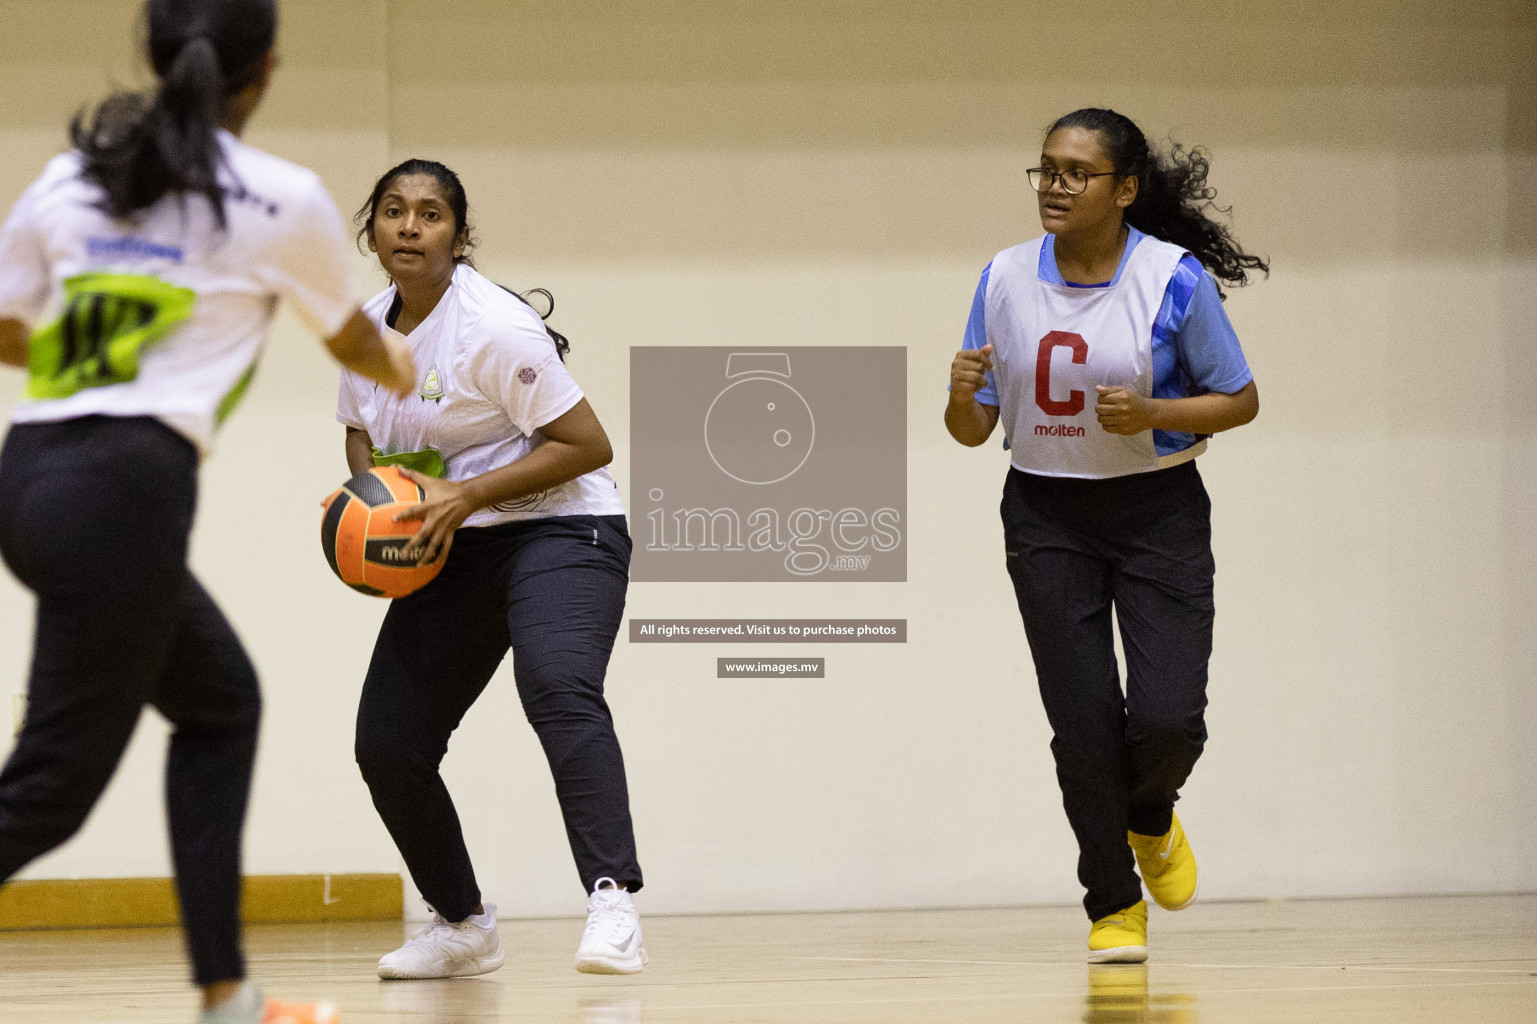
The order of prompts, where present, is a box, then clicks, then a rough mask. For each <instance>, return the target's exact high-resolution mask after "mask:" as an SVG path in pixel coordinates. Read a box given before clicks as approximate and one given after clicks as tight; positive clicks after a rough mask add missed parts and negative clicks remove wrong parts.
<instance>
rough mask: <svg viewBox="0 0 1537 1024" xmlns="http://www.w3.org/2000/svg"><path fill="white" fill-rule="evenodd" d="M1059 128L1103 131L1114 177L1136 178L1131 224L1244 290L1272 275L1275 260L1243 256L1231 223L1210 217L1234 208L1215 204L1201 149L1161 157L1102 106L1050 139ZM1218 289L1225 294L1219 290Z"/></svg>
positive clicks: (1055, 125) (1069, 117)
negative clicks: (1255, 274)
mask: <svg viewBox="0 0 1537 1024" xmlns="http://www.w3.org/2000/svg"><path fill="white" fill-rule="evenodd" d="M1059 128H1083V129H1086V130H1088V131H1091V132H1096V133H1098V135H1099V138H1100V143H1101V145H1102V146H1103V147H1104V150H1105V154H1106V155H1107V156H1109V157H1110V160H1111V163H1113V164H1114V165H1115V173H1116V174H1117V175H1118V176H1119V177H1122V178H1126V177H1135V178H1136V179H1137V198H1136V199H1135V200H1133V201H1132V204H1131V205H1130V206H1129V207H1127V208H1126V212H1125V214H1124V217H1125V220H1126V223H1128V224H1130V225H1131V226H1132V227H1134V228H1136V229H1137V230H1138V231H1141V232H1143V233H1145V234H1149V235H1152V236H1153V237H1154V238H1161V239H1163V240H1164V241H1165V242H1172V243H1173V244H1175V245H1177V246H1179V247H1180V248H1182V249H1185V250H1188V251H1189V252H1190V253H1191V254H1192V255H1193V256H1195V258H1196V259H1198V260H1200V261H1201V263H1202V264H1203V265H1204V266H1205V267H1206V269H1207V270H1209V271H1211V275H1212V277H1214V278H1216V279H1217V280H1218V281H1220V282H1226V283H1227V284H1229V285H1232V286H1234V287H1242V286H1243V285H1246V284H1248V283H1249V271H1251V270H1258V271H1261V272H1263V273H1264V274H1265V275H1266V276H1269V274H1270V261H1269V260H1268V259H1265V258H1263V257H1260V256H1255V255H1252V254H1250V253H1246V252H1244V251H1243V248H1242V247H1241V246H1240V245H1239V244H1238V240H1237V239H1235V238H1234V237H1233V234H1232V232H1231V231H1229V230H1228V227H1227V225H1226V224H1223V223H1222V222H1220V221H1218V220H1216V219H1215V218H1213V217H1212V216H1211V215H1210V214H1211V213H1212V212H1215V213H1220V214H1226V213H1228V212H1229V208H1223V207H1219V206H1217V205H1216V204H1215V203H1214V202H1212V200H1213V199H1215V198H1216V197H1217V190H1216V189H1214V188H1212V187H1211V186H1210V185H1208V184H1207V183H1206V175H1207V173H1208V172H1209V171H1210V170H1211V159H1210V158H1209V157H1208V156H1207V155H1206V152H1205V151H1204V150H1202V149H1201V148H1200V147H1195V148H1192V149H1186V148H1185V147H1183V146H1181V145H1179V144H1178V143H1171V144H1170V147H1169V152H1168V153H1160V152H1158V151H1157V150H1156V149H1154V148H1153V147H1152V146H1151V145H1149V144H1148V141H1147V136H1145V135H1143V134H1142V129H1141V128H1138V127H1137V124H1136V122H1135V121H1133V120H1132V119H1131V118H1129V117H1127V116H1126V115H1125V114H1119V113H1116V112H1115V111H1114V110H1106V109H1104V108H1102V107H1084V108H1083V109H1081V110H1075V111H1073V112H1072V113H1071V114H1064V115H1063V116H1062V117H1059V118H1057V119H1056V120H1055V121H1053V122H1052V124H1051V127H1050V128H1048V129H1046V136H1047V137H1048V138H1050V137H1051V133H1052V132H1055V131H1056V130H1057V129H1059ZM1217 291H1218V294H1221V292H1222V290H1221V288H1220V287H1219V288H1218V289H1217Z"/></svg>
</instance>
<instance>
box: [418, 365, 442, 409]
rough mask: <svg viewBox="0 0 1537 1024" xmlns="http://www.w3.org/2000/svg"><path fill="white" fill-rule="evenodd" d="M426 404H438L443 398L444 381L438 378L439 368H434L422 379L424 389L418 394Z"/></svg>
mask: <svg viewBox="0 0 1537 1024" xmlns="http://www.w3.org/2000/svg"><path fill="white" fill-rule="evenodd" d="M417 394H419V395H421V396H422V401H424V402H436V401H439V400H441V399H442V397H443V380H442V378H441V377H439V376H438V368H437V367H436V366H434V367H433V368H432V369H430V370H428V371H427V376H426V377H424V378H422V389H421V390H420V391H418V392H417Z"/></svg>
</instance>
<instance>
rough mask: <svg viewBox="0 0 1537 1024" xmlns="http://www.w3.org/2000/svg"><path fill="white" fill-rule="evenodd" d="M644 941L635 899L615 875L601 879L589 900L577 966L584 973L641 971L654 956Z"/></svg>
mask: <svg viewBox="0 0 1537 1024" xmlns="http://www.w3.org/2000/svg"><path fill="white" fill-rule="evenodd" d="M640 941H641V940H640V912H639V911H638V910H636V909H635V901H634V900H632V899H630V894H629V893H627V892H625V891H624V890H623V889H621V888H619V886H618V885H617V884H615V882H614V880H613V879H612V878H600V879H598V881H597V884H596V885H594V886H593V890H592V898H591V899H590V900H589V901H588V903H587V927H586V928H585V929H584V930H583V931H582V944H581V945H580V946H578V947H577V950H576V969H577V970H579V971H581V972H582V973H584V974H638V973H639V972H640V971H641V970H642V969H643V968H644V967H645V966H646V961H647V960H649V959H650V957H648V956H646V950H645V948H644V947H642V946H641V944H640Z"/></svg>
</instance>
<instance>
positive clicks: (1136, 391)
mask: <svg viewBox="0 0 1537 1024" xmlns="http://www.w3.org/2000/svg"><path fill="white" fill-rule="evenodd" d="M1207 168H1208V165H1207V161H1206V158H1205V157H1204V156H1203V155H1202V154H1201V153H1200V151H1198V150H1193V151H1189V152H1186V151H1184V150H1182V149H1180V148H1179V147H1175V149H1174V151H1173V152H1172V153H1170V154H1168V155H1166V156H1165V155H1161V154H1158V153H1156V152H1154V151H1153V150H1152V149H1151V148H1150V147H1149V145H1148V143H1147V139H1146V137H1145V136H1144V135H1143V134H1142V131H1141V130H1140V129H1139V128H1138V127H1137V126H1136V125H1135V124H1134V123H1133V122H1132V121H1131V120H1130V119H1128V118H1126V117H1124V116H1123V115H1121V114H1118V113H1116V112H1115V111H1112V110H1102V109H1095V108H1088V109H1083V110H1077V111H1074V112H1073V113H1071V114H1068V115H1066V116H1065V117H1062V118H1059V119H1058V120H1057V121H1056V122H1055V123H1054V124H1053V125H1052V126H1051V128H1050V129H1049V130H1048V131H1047V133H1046V142H1045V145H1044V146H1043V147H1042V152H1041V166H1039V167H1036V168H1032V169H1031V170H1030V171H1029V177H1030V184H1031V185H1032V187H1034V188H1035V190H1036V192H1037V193H1038V196H1037V198H1038V203H1039V208H1040V216H1041V225H1042V227H1044V228H1045V229H1046V231H1047V232H1048V233H1047V234H1046V235H1045V236H1044V237H1041V238H1038V239H1036V240H1034V241H1031V242H1026V243H1024V244H1022V245H1017V246H1014V247H1013V248H1010V249H1006V250H1004V251H1003V252H1001V253H999V254H998V255H997V256H996V257H994V258H993V261H992V262H991V263H989V264H988V266H987V268H986V269H985V270H984V271H983V272H982V281H981V284H980V285H979V286H978V288H977V293H976V298H975V299H974V300H973V303H972V309H971V317H970V321H969V322H968V324H967V328H966V338H965V343H964V347H963V348H962V350H961V351H960V352H959V353H957V355H956V357H955V360H954V362H953V364H952V365H951V371H950V401H949V405H948V406H947V407H946V409H945V427H946V428H947V429H948V430H949V431H950V434H951V436H952V437H954V438H955V439H956V440H957V441H959V442H960V443H962V444H964V445H968V446H972V447H975V446H976V445H980V444H982V443H983V442H984V441H986V440H987V439H988V437H990V436H991V435H992V432H993V429H994V428H995V427H996V426H997V425H998V423H999V421H1000V420H1002V422H1003V427H1004V434H1005V438H1006V440H1005V445H1006V447H1008V448H1009V451H1010V462H1011V466H1010V469H1009V475H1008V479H1007V481H1006V482H1005V485H1004V493H1003V504H1002V510H1001V511H1002V516H1003V525H1004V541H1005V552H1006V555H1007V564H1008V570H1009V576H1010V578H1011V579H1012V580H1013V583H1014V592H1015V596H1016V597H1017V599H1018V602H1019V610H1020V615H1021V617H1022V618H1023V619H1024V624H1025V635H1026V638H1027V639H1028V640H1029V643H1030V653H1031V657H1032V658H1033V660H1034V662H1035V670H1036V677H1037V680H1038V682H1039V685H1040V691H1041V700H1042V703H1043V704H1044V705H1045V709H1046V716H1047V719H1048V720H1049V721H1050V723H1051V727H1052V732H1053V738H1052V743H1051V749H1052V754H1053V756H1054V757H1055V759H1056V763H1057V780H1058V782H1059V783H1060V785H1061V787H1062V802H1063V806H1064V807H1065V809H1066V811H1067V817H1068V821H1069V823H1070V824H1071V825H1072V828H1073V832H1074V834H1075V835H1076V836H1077V839H1078V847H1079V858H1078V879H1079V881H1080V882H1082V883H1083V886H1084V888H1085V889H1086V890H1087V892H1086V894H1085V896H1084V901H1083V902H1084V909H1085V910H1087V912H1088V915H1089V919H1090V920H1091V921H1092V922H1093V926H1092V928H1091V929H1090V932H1089V961H1090V962H1092V963H1110V962H1130V963H1140V962H1141V961H1143V960H1145V959H1147V905H1146V903H1145V902H1143V900H1142V885H1143V884H1144V883H1145V884H1146V886H1147V889H1148V892H1149V893H1150V894H1151V895H1152V896H1153V899H1154V900H1155V901H1157V903H1158V904H1159V905H1160V906H1162V907H1164V908H1166V909H1169V910H1179V909H1182V908H1184V907H1186V906H1188V905H1189V904H1190V902H1191V901H1192V900H1194V899H1195V894H1196V882H1197V873H1196V862H1195V856H1194V854H1193V853H1192V852H1191V849H1190V844H1189V843H1188V841H1187V840H1186V838H1185V833H1184V830H1183V828H1182V827H1181V825H1180V822H1179V819H1178V817H1176V816H1175V814H1174V802H1175V800H1176V799H1178V797H1179V790H1180V787H1181V786H1182V785H1184V782H1185V780H1186V778H1187V777H1188V776H1189V774H1190V770H1191V768H1192V767H1193V766H1194V765H1195V762H1196V760H1197V758H1199V757H1200V755H1201V749H1202V746H1203V745H1204V743H1205V740H1206V725H1205V721H1204V717H1203V716H1204V711H1205V708H1206V677H1207V662H1208V661H1209V660H1210V657H1211V644H1212V618H1213V603H1212V584H1213V577H1214V575H1215V563H1214V562H1213V559H1212V553H1211V520H1210V512H1211V504H1210V502H1209V501H1208V499H1207V496H1206V490H1205V488H1204V487H1203V486H1202V484H1201V477H1200V474H1199V473H1198V472H1197V471H1196V467H1195V461H1194V460H1195V457H1196V456H1197V455H1200V454H1201V453H1202V452H1203V451H1205V450H1206V438H1207V437H1208V436H1210V435H1212V434H1215V433H1218V432H1219V431H1223V430H1228V429H1230V428H1232V427H1237V426H1242V425H1243V424H1245V423H1248V422H1249V421H1250V420H1252V419H1254V417H1255V415H1256V414H1257V413H1258V412H1259V393H1258V391H1257V390H1256V389H1255V385H1254V377H1253V374H1252V373H1250V372H1249V367H1248V364H1247V363H1246V362H1245V361H1244V357H1243V351H1242V349H1241V348H1240V346H1239V344H1238V338H1237V336H1236V335H1235V334H1234V333H1233V328H1232V325H1231V324H1230V323H1229V322H1228V319H1227V316H1226V314H1225V313H1224V312H1223V309H1222V304H1221V300H1222V293H1221V291H1220V290H1219V288H1218V287H1217V280H1221V281H1224V282H1226V283H1228V284H1230V285H1243V284H1246V283H1247V281H1248V272H1249V271H1251V270H1260V271H1265V272H1267V273H1268V271H1269V266H1268V264H1267V263H1266V261H1264V260H1263V259H1260V258H1259V257H1256V256H1252V255H1249V254H1247V253H1245V252H1244V251H1243V250H1242V249H1241V248H1240V247H1239V246H1238V244H1237V242H1235V241H1234V240H1233V238H1232V237H1231V235H1230V234H1229V233H1228V231H1227V229H1226V228H1225V227H1224V226H1223V225H1221V224H1219V223H1217V222H1216V221H1214V220H1212V219H1211V218H1210V217H1208V216H1207V214H1206V210H1207V208H1208V207H1209V206H1210V200H1211V198H1212V197H1213V196H1214V194H1215V193H1214V191H1213V190H1212V189H1210V188H1209V187H1208V186H1207V185H1206V174H1207ZM1112 607H1113V608H1114V610H1115V621H1116V623H1117V625H1118V626H1119V628H1120V631H1121V640H1122V646H1123V648H1124V650H1125V652H1126V688H1125V692H1124V693H1123V692H1122V689H1121V681H1120V673H1119V669H1118V666H1117V663H1116V658H1115V649H1114V640H1113V637H1112V632H1111V609H1112ZM1138 869H1140V870H1141V879H1140V881H1139V879H1138V876H1137V870H1138Z"/></svg>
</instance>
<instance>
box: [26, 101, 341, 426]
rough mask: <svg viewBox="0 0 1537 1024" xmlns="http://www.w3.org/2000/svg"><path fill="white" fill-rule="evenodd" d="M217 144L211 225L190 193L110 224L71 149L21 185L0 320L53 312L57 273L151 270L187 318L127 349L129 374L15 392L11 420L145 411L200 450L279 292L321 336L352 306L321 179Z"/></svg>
mask: <svg viewBox="0 0 1537 1024" xmlns="http://www.w3.org/2000/svg"><path fill="white" fill-rule="evenodd" d="M218 139H219V145H220V148H221V149H222V151H223V154H224V166H222V167H221V169H220V171H219V181H220V183H221V184H222V185H223V186H224V188H225V201H224V213H225V217H226V221H227V228H226V229H223V230H221V229H220V228H219V226H218V224H217V222H216V221H215V219H214V212H213V208H212V206H211V205H210V204H209V202H208V200H207V199H206V198H205V197H203V196H200V195H191V196H186V197H178V196H175V195H169V196H166V197H164V198H162V199H161V200H160V201H159V202H157V203H156V204H155V205H153V206H151V207H149V208H148V209H146V210H143V211H141V212H140V213H139V214H138V215H136V216H135V217H133V218H131V219H129V220H124V221H114V220H112V219H111V218H110V217H108V216H107V215H106V214H105V213H103V212H101V211H100V210H99V209H97V208H96V204H97V203H99V202H100V201H101V199H102V191H101V189H100V187H99V186H97V185H94V184H92V183H90V182H88V181H86V180H85V179H84V178H82V177H81V166H82V159H81V156H80V154H79V153H78V152H71V153H65V154H63V155H61V156H58V157H55V158H54V159H53V160H52V161H51V162H50V163H49V164H48V166H47V168H46V169H45V170H44V171H43V173H42V175H41V176H40V177H39V178H38V179H37V180H36V181H34V182H33V183H32V185H31V186H29V187H28V188H27V190H26V192H24V193H23V194H22V197H21V199H20V200H19V201H18V202H17V203H16V206H15V207H14V208H13V209H12V210H11V214H10V217H9V218H8V219H7V220H6V223H5V227H4V229H3V231H0V317H10V318H14V319H18V320H22V321H25V322H27V323H31V324H33V325H34V326H36V325H43V324H48V323H50V322H53V321H58V320H59V319H60V318H61V316H62V315H63V314H64V312H65V298H66V286H67V282H70V281H71V280H72V279H78V278H79V277H80V276H81V275H92V274H96V275H125V276H128V277H131V278H133V279H135V280H139V281H143V280H145V279H150V284H152V285H153V284H155V283H156V282H163V283H164V284H165V285H170V286H175V288H176V289H186V290H190V291H191V292H192V293H193V299H192V306H191V313H190V315H189V316H187V317H186V318H185V319H183V320H180V321H179V322H178V323H176V325H175V326H174V327H172V328H171V329H170V331H169V333H167V334H165V335H164V336H163V337H160V338H158V339H157V340H155V341H153V342H152V343H150V344H148V345H147V346H146V347H144V348H143V350H142V351H141V352H140V353H139V357H138V365H137V372H136V375H134V376H133V377H132V379H128V380H123V381H121V382H113V383H105V384H93V385H88V386H84V387H81V388H80V389H79V390H77V391H75V392H74V393H73V394H68V395H64V396H62V397H45V398H32V399H29V400H26V401H23V402H22V403H21V404H20V405H18V406H17V407H16V408H15V410H14V412H13V413H12V415H11V420H12V422H14V423H39V422H52V421H57V420H65V419H74V418H76V417H80V416H90V415H107V416H153V417H155V418H157V419H159V420H161V421H162V422H164V423H165V424H167V425H168V426H170V427H171V428H172V429H174V430H176V431H177V432H178V433H180V434H182V435H183V436H185V437H186V438H187V439H188V440H190V441H192V442H193V444H195V445H196V446H197V447H198V449H199V451H200V452H202V453H204V454H206V453H207V452H208V451H209V450H210V448H211V447H212V444H213V438H214V432H215V429H216V427H217V425H218V423H219V422H220V421H221V420H222V419H223V417H224V416H225V415H227V414H228V412H229V411H230V409H231V408H232V407H233V405H234V403H235V402H236V401H238V399H239V397H240V395H241V394H242V393H243V391H244V387H245V385H246V383H248V381H249V379H250V374H251V373H252V372H254V370H255V367H256V363H257V360H258V359H259V357H260V355H261V350H262V346H263V343H264V341H265V336H266V330H267V326H268V324H269V323H270V322H271V320H272V315H273V312H274V310H275V308H276V306H277V302H278V300H279V299H280V298H283V299H288V300H289V301H291V302H292V303H293V305H294V307H295V309H296V311H297V312H298V314H299V316H300V318H301V319H302V320H304V321H305V323H306V325H307V326H308V327H309V328H310V329H311V330H313V331H315V332H316V333H317V334H319V335H321V336H323V337H331V336H333V335H335V334H336V333H337V332H339V331H340V330H341V329H342V326H343V325H344V324H346V322H347V320H348V319H349V318H350V317H351V316H352V314H353V313H354V312H355V311H356V310H357V308H358V301H357V294H356V292H355V290H354V287H353V284H352V277H351V266H350V265H351V260H352V246H351V243H350V240H349V238H348V236H347V230H346V227H345V226H344V224H343V222H342V217H341V213H340V212H339V211H338V210H337V208H336V204H335V203H334V202H333V201H332V200H331V197H330V196H329V195H328V194H327V193H326V190H325V187H324V186H323V185H322V184H321V182H320V178H319V177H318V176H317V175H316V174H315V173H314V172H313V171H310V170H307V169H306V168H303V167H300V166H298V165H297V164H293V163H290V162H288V161H286V160H282V159H279V158H278V157H275V156H272V155H271V154H269V153H264V152H262V151H261V150H259V149H255V148H254V147H251V146H248V145H246V144H245V143H243V142H241V141H240V140H239V139H237V138H235V137H234V136H233V135H231V134H229V133H228V132H225V131H222V130H221V131H220V132H219V133H218ZM88 314H89V310H86V311H85V312H84V313H82V314H81V315H82V316H85V317H86V318H87V319H88ZM75 340H76V339H71V342H72V344H73V343H74V341H75Z"/></svg>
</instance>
